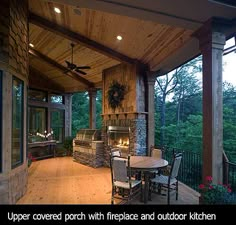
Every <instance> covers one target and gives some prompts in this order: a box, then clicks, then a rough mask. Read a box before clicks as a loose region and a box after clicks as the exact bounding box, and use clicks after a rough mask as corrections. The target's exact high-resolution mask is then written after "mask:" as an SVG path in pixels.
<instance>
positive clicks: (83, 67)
mask: <svg viewBox="0 0 236 225" xmlns="http://www.w3.org/2000/svg"><path fill="white" fill-rule="evenodd" d="M77 68H78V69H83V70H85V69H91V67H90V66H77Z"/></svg>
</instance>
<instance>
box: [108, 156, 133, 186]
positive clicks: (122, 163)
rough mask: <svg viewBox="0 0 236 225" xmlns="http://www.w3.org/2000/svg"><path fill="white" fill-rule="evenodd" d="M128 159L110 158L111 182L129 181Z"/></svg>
mask: <svg viewBox="0 0 236 225" xmlns="http://www.w3.org/2000/svg"><path fill="white" fill-rule="evenodd" d="M129 168H130V157H129V156H128V158H124V157H120V156H112V157H111V173H112V182H114V181H120V182H128V181H129V179H130V171H129Z"/></svg>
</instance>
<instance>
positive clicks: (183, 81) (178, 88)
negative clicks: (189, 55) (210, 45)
mask: <svg viewBox="0 0 236 225" xmlns="http://www.w3.org/2000/svg"><path fill="white" fill-rule="evenodd" d="M201 70H202V66H201V57H197V58H195V59H193V60H191V61H190V62H188V63H186V64H184V65H182V66H180V67H178V68H177V69H175V70H174V71H172V72H170V73H168V74H166V75H165V76H163V77H159V78H157V80H156V82H157V85H156V88H155V100H156V101H155V102H156V111H157V112H160V117H158V116H156V118H157V119H160V125H159V127H161V130H160V145H164V144H166V143H165V130H166V129H165V126H166V118H167V114H166V111H168V112H170V113H171V116H170V117H169V118H171V120H172V123H176V122H175V120H173V118H175V116H173V105H176V117H177V129H176V131H177V134H176V136H177V138H178V137H179V133H178V132H179V128H178V126H179V124H180V122H182V121H183V119H184V118H185V119H186V118H187V116H188V115H189V114H186V115H185V113H184V109H185V107H184V106H185V102H186V101H185V100H192V99H195V98H196V99H198V100H199V97H201V94H200V92H201V84H200V81H199V79H198V78H197V73H199V72H201ZM173 93H174V95H173V97H172V98H171V94H173ZM167 99H169V103H167V102H166V100H167ZM172 101H173V104H171V103H170V102H172ZM198 102H199V101H198ZM190 105H191V104H190ZM167 107H171V108H172V109H171V111H172V112H171V111H170V110H166V109H167ZM193 110H195V109H193ZM200 110H201V106H200V107H199V110H197V111H200ZM181 115H182V117H181ZM183 116H184V117H183ZM157 127H158V126H157Z"/></svg>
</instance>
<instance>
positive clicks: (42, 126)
mask: <svg viewBox="0 0 236 225" xmlns="http://www.w3.org/2000/svg"><path fill="white" fill-rule="evenodd" d="M28 124H29V131H28V135H29V136H28V142H29V143H32V142H36V141H41V138H40V136H37V133H41V134H44V131H45V130H47V110H46V108H42V107H33V106H30V107H29V121H28Z"/></svg>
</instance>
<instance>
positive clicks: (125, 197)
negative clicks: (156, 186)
mask: <svg viewBox="0 0 236 225" xmlns="http://www.w3.org/2000/svg"><path fill="white" fill-rule="evenodd" d="M110 168H111V181H112V195H111V204H114V201H115V200H116V199H117V200H120V202H119V204H122V203H129V202H130V200H132V199H133V198H134V197H136V196H137V195H138V194H140V195H141V193H142V182H141V180H135V179H133V178H132V177H131V169H130V156H129V155H128V158H124V157H120V156H112V157H111V160H110Z"/></svg>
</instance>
